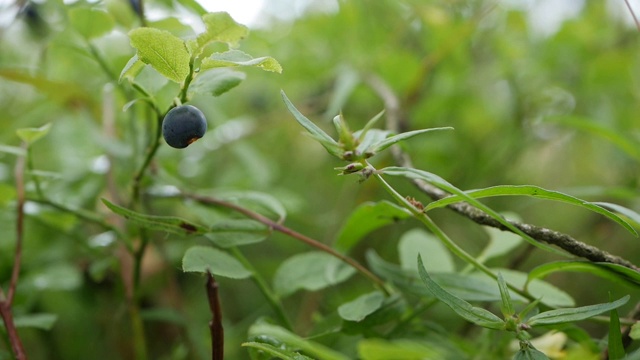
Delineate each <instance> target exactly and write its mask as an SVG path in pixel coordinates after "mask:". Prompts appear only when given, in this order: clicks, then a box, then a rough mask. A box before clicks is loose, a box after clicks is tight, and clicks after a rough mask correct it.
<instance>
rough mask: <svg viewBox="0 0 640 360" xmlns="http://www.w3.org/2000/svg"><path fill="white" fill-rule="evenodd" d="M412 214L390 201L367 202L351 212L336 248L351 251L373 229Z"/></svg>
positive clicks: (340, 233)
mask: <svg viewBox="0 0 640 360" xmlns="http://www.w3.org/2000/svg"><path fill="white" fill-rule="evenodd" d="M410 216H411V213H409V212H408V211H407V210H405V209H404V208H402V207H400V206H398V205H396V204H394V203H391V202H389V201H380V202H375V203H374V202H366V203H363V204H360V205H359V206H358V207H357V208H356V209H355V210H354V211H352V212H351V215H349V218H347V221H346V222H345V224H344V225H343V226H342V228H341V229H340V232H339V233H338V237H337V240H336V242H335V248H336V249H337V250H338V251H341V252H345V253H346V252H349V250H351V248H353V247H354V246H355V245H357V244H358V242H360V240H362V238H363V237H364V236H365V235H367V234H368V233H370V232H371V231H373V230H376V229H378V228H381V227H383V226H386V225H390V224H393V223H396V222H398V221H400V220H403V219H406V218H408V217H410Z"/></svg>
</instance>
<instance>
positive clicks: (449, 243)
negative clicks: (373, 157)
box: [374, 172, 534, 300]
mask: <svg viewBox="0 0 640 360" xmlns="http://www.w3.org/2000/svg"><path fill="white" fill-rule="evenodd" d="M374 176H375V178H376V179H377V180H378V182H380V184H382V186H383V187H384V188H385V190H386V191H387V192H388V193H389V194H391V196H392V197H393V198H394V199H395V200H396V201H397V202H398V203H400V204H401V205H402V206H404V207H405V208H406V209H407V210H409V211H410V212H411V213H412V214H413V216H414V217H415V218H416V219H417V220H418V221H420V222H421V223H422V224H423V225H424V226H425V227H426V228H427V229H429V231H431V232H432V233H433V234H434V235H435V236H437V237H438V238H439V239H440V241H442V244H443V245H444V246H446V247H447V249H449V250H450V251H451V252H452V253H453V254H454V255H456V256H457V257H459V258H461V259H462V260H464V261H465V262H467V263H468V264H471V265H472V266H473V267H475V268H476V269H478V270H479V271H481V272H483V273H485V274H487V275H488V276H490V277H492V278H493V279H496V280H497V279H498V276H497V275H496V274H495V273H494V272H493V271H491V269H489V268H488V267H487V266H485V265H484V264H482V263H480V262H478V261H477V260H476V259H475V258H474V257H473V256H471V255H470V254H469V253H467V252H466V251H464V249H462V248H461V247H460V246H458V244H456V243H455V242H454V241H453V240H451V238H449V236H447V234H446V233H445V232H444V231H442V229H440V228H439V227H438V225H436V223H435V222H433V220H431V218H430V217H429V216H428V215H427V214H425V213H424V212H423V211H422V210H421V209H418V208H416V207H415V206H414V205H413V204H411V202H409V201H408V200H407V199H405V198H404V197H402V195H400V194H399V193H398V192H397V191H396V190H395V189H394V188H393V187H392V186H391V185H389V183H387V182H386V181H385V180H384V178H383V177H382V176H381V175H380V174H378V173H375V172H374ZM508 286H509V288H510V289H512V290H513V291H514V292H516V293H517V294H519V295H521V296H523V297H525V298H527V299H529V300H534V299H533V297H532V296H531V295H529V294H527V293H526V292H524V291H523V290H521V289H518V288H517V287H515V286H513V285H510V284H508Z"/></svg>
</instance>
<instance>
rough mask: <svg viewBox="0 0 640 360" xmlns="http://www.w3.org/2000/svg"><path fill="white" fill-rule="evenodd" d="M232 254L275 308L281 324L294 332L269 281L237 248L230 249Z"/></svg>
mask: <svg viewBox="0 0 640 360" xmlns="http://www.w3.org/2000/svg"><path fill="white" fill-rule="evenodd" d="M229 250H230V252H231V254H232V255H233V256H234V257H235V258H236V259H237V260H238V261H240V263H242V265H243V266H244V267H245V268H246V269H247V270H249V271H250V272H251V279H253V281H254V282H255V283H256V285H257V286H258V288H259V289H260V291H261V292H262V294H263V295H264V297H266V298H267V301H268V302H269V305H271V307H272V308H273V311H274V312H275V313H276V316H277V317H278V319H279V320H280V323H281V324H282V325H283V326H284V327H286V328H287V329H289V330H293V327H292V326H291V322H290V321H289V318H287V314H286V313H285V311H284V308H283V307H282V303H281V302H280V300H279V299H278V296H277V295H276V294H274V293H273V291H272V290H271V288H270V287H269V284H268V283H267V281H266V280H265V279H264V278H263V277H262V276H261V275H260V273H259V272H258V271H257V270H256V268H255V267H253V264H251V262H250V261H249V260H248V259H247V258H246V257H245V256H244V255H243V254H242V253H241V252H240V250H239V249H238V248H237V247H232V248H230V249H229Z"/></svg>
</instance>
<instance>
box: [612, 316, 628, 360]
mask: <svg viewBox="0 0 640 360" xmlns="http://www.w3.org/2000/svg"><path fill="white" fill-rule="evenodd" d="M609 319H610V320H609V348H608V350H609V351H608V353H609V359H610V360H621V359H624V357H625V352H624V345H622V333H621V331H620V317H619V316H618V310H616V309H613V310H611V314H610V315H609Z"/></svg>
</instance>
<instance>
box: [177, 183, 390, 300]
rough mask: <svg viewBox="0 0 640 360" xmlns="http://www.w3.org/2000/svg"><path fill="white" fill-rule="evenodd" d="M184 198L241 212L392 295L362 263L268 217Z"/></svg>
mask: <svg viewBox="0 0 640 360" xmlns="http://www.w3.org/2000/svg"><path fill="white" fill-rule="evenodd" d="M182 196H183V197H186V198H189V199H193V200H196V201H198V202H200V203H202V204H207V205H216V206H222V207H226V208H228V209H231V210H233V211H236V212H239V213H241V214H243V215H245V216H246V217H249V218H252V219H254V220H256V221H259V222H261V223H263V224H265V225H267V226H269V228H271V229H272V230H275V231H278V232H281V233H283V234H285V235H287V236H289V237H292V238H294V239H297V240H300V241H302V242H304V243H305V244H307V245H309V246H312V247H314V248H316V249H318V250H320V251H323V252H326V253H327V254H329V255H332V256H334V257H336V258H338V259H340V260H341V261H343V262H345V263H346V264H348V265H350V266H351V267H353V268H354V269H356V270H357V271H358V272H360V273H361V274H362V275H363V276H365V277H366V278H368V279H369V280H371V281H372V282H373V283H374V284H376V285H377V286H378V287H379V288H380V289H381V290H382V291H384V293H385V294H387V295H389V294H390V290H389V289H388V288H387V287H386V286H385V283H384V281H383V280H382V279H380V278H379V277H377V276H376V275H375V274H373V273H372V272H371V271H369V270H368V269H367V268H365V267H364V266H362V265H361V264H360V263H358V262H357V261H355V260H353V259H351V258H350V257H348V256H345V255H343V254H341V253H339V252H337V251H336V250H334V249H333V248H331V247H329V246H327V245H325V244H323V243H321V242H319V241H317V240H314V239H312V238H310V237H308V236H306V235H303V234H300V233H298V232H296V231H294V230H292V229H289V228H288V227H286V226H284V225H282V224H280V223H278V222H275V221H273V220H271V219H269V218H268V217H266V216H264V215H261V214H258V213H256V212H254V211H251V210H249V209H246V208H243V207H241V206H238V205H235V204H232V203H229V202H226V201H222V200H219V199H215V198H212V197H206V196H201V195H196V194H182Z"/></svg>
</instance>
